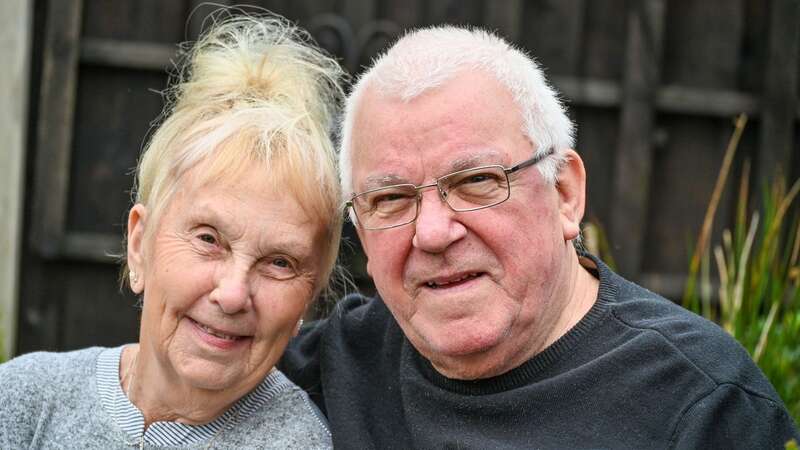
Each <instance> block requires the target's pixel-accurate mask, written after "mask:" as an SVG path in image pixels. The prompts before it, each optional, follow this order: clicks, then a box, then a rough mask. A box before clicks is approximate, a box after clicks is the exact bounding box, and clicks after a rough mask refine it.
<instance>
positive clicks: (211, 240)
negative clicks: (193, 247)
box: [197, 233, 217, 245]
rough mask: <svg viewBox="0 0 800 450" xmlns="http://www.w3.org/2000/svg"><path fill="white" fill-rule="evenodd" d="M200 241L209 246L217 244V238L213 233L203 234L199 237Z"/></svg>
mask: <svg viewBox="0 0 800 450" xmlns="http://www.w3.org/2000/svg"><path fill="white" fill-rule="evenodd" d="M197 238H198V239H200V240H201V241H203V242H204V243H206V244H209V245H216V244H217V237H216V236H214V235H213V234H211V233H202V234H200V235H198V236H197Z"/></svg>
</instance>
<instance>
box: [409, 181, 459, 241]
mask: <svg viewBox="0 0 800 450" xmlns="http://www.w3.org/2000/svg"><path fill="white" fill-rule="evenodd" d="M419 202H420V204H419V214H418V215H417V220H416V222H415V224H414V226H415V231H414V238H413V240H412V244H413V245H414V247H415V248H418V249H420V250H422V251H425V252H428V253H441V252H443V251H444V250H445V249H447V247H449V246H450V244H452V243H453V242H456V241H458V240H459V239H461V238H463V237H464V236H466V234H467V229H466V228H465V227H464V225H463V224H462V223H461V222H459V221H458V220H455V219H456V214H457V213H456V212H455V211H453V210H452V209H450V206H448V205H447V203H445V202H444V201H443V200H442V198H441V197H440V196H439V193H438V192H437V190H436V189H431V190H430V191H427V192H420V200H419Z"/></svg>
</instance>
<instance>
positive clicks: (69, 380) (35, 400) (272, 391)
mask: <svg viewBox="0 0 800 450" xmlns="http://www.w3.org/2000/svg"><path fill="white" fill-rule="evenodd" d="M121 353H122V347H117V348H110V349H104V348H97V347H95V348H90V349H85V350H79V351H75V352H69V353H32V354H28V355H24V356H21V357H18V358H16V359H14V360H12V361H10V362H8V363H6V364H3V365H0V448H3V449H6V448H81V449H100V448H128V449H130V448H138V446H139V445H140V443H141V439H142V433H143V432H144V447H145V448H160V449H167V448H169V449H177V448H206V446H207V445H208V444H212V448H331V443H330V433H329V431H328V429H327V426H326V424H325V423H324V422H323V421H324V418H322V417H321V415H320V414H319V413H318V412H317V411H315V408H314V407H313V406H312V405H311V402H310V401H309V400H308V396H307V395H306V394H305V393H304V392H303V391H302V390H300V389H299V388H298V387H297V386H295V385H294V384H292V382H291V381H289V380H288V379H287V378H286V377H285V376H284V375H283V374H282V373H281V372H280V371H278V370H273V371H272V372H271V373H270V374H269V375H268V376H267V377H266V378H265V379H264V380H263V381H262V382H261V384H259V385H258V386H257V387H256V388H255V389H254V390H253V391H251V392H250V393H249V394H247V395H246V396H244V397H242V398H241V399H240V400H239V401H237V402H236V403H235V404H234V405H233V406H232V407H231V408H230V409H229V410H228V411H226V412H225V413H224V414H223V415H222V416H220V417H219V418H217V419H216V420H214V421H212V422H210V423H208V424H205V425H198V426H192V425H185V424H181V423H177V422H155V423H153V424H151V425H150V426H149V427H148V428H147V430H146V431H145V430H144V416H143V415H142V413H141V412H140V411H139V410H138V409H137V408H136V407H135V406H134V405H133V404H132V403H131V402H130V401H128V398H127V397H126V396H125V394H124V393H123V392H122V388H121V386H120V383H119V361H120V356H121ZM214 436H216V437H214Z"/></svg>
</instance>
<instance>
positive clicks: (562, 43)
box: [519, 0, 585, 75]
mask: <svg viewBox="0 0 800 450" xmlns="http://www.w3.org/2000/svg"><path fill="white" fill-rule="evenodd" d="M584 11H585V7H584V0H537V1H528V2H525V3H524V8H523V23H522V26H521V27H520V28H521V30H520V39H519V41H520V43H521V44H522V45H524V46H525V47H526V48H528V49H530V51H531V52H532V54H533V55H535V57H536V59H537V60H538V61H539V62H540V63H542V65H544V66H545V67H546V68H547V73H548V74H558V75H576V74H577V72H578V69H579V67H580V57H581V53H582V52H581V49H582V47H583V41H582V34H583V28H584V23H583V22H584Z"/></svg>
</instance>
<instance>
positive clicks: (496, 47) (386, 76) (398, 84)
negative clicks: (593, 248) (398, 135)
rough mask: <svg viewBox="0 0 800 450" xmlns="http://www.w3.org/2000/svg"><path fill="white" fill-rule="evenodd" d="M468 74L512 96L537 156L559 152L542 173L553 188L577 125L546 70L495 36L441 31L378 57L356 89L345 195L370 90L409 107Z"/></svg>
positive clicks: (415, 36)
mask: <svg viewBox="0 0 800 450" xmlns="http://www.w3.org/2000/svg"><path fill="white" fill-rule="evenodd" d="M468 70H482V71H485V73H488V74H489V75H491V76H493V77H494V78H495V79H497V81H499V82H500V83H501V84H502V85H504V86H505V87H506V88H507V89H508V90H509V92H510V93H511V95H512V96H513V98H514V102H515V103H516V106H517V108H518V110H519V114H520V115H521V117H522V122H523V130H522V131H523V132H524V133H525V135H526V136H528V138H529V139H530V141H531V143H532V144H533V148H534V154H539V155H541V154H544V153H546V152H547V151H548V150H549V149H550V148H551V147H552V148H553V150H554V155H553V156H552V157H550V158H547V159H545V160H544V161H542V162H540V163H539V164H537V166H536V167H537V168H538V169H539V171H540V172H541V173H542V176H543V177H544V178H545V179H546V180H547V181H548V182H549V183H555V182H556V177H557V175H558V171H559V169H560V167H561V165H562V164H564V162H565V155H564V151H565V150H567V149H570V148H572V147H573V145H574V138H573V135H574V125H573V123H572V121H570V119H569V118H568V117H567V115H566V112H565V110H564V106H563V105H562V104H561V101H560V100H559V99H558V95H557V94H556V92H555V90H553V88H551V87H550V85H549V84H548V83H547V80H546V79H545V77H544V74H543V73H542V70H541V69H540V68H539V66H538V65H537V64H536V62H535V61H534V60H533V58H531V57H530V56H528V55H526V54H525V53H524V52H523V51H521V50H519V49H517V48H515V47H514V46H513V45H511V44H509V43H508V42H506V41H505V40H504V39H502V38H501V37H499V36H497V35H495V34H493V33H490V32H488V31H485V30H481V29H478V28H474V29H472V28H460V27H455V26H441V27H430V28H422V29H418V30H413V31H410V32H408V33H407V34H406V35H405V36H403V37H402V38H401V39H400V40H399V41H398V42H397V43H395V44H394V45H393V46H392V47H391V48H390V49H389V50H388V51H386V52H385V53H383V54H382V55H381V56H380V57H378V59H377V60H375V61H374V62H373V64H372V66H371V67H370V68H369V69H368V70H367V71H366V72H364V74H363V75H362V76H361V77H360V78H359V80H358V82H357V83H356V85H355V86H354V87H353V90H352V92H351V93H350V95H349V96H348V98H347V102H346V107H345V116H344V122H343V125H342V129H341V135H342V138H341V145H340V156H339V176H340V180H341V183H342V188H343V190H344V194H345V195H347V196H349V195H351V194H352V193H353V183H352V158H353V149H352V134H353V125H354V120H355V116H356V113H357V110H358V107H359V105H360V103H361V98H362V97H363V96H364V94H365V92H366V91H367V89H368V88H370V87H371V88H372V89H375V92H376V93H377V94H379V95H382V96H386V97H391V98H398V99H401V100H403V101H406V102H408V101H411V100H413V99H414V98H416V97H417V96H419V95H422V94H423V93H425V92H426V91H428V90H430V89H435V88H437V87H440V86H443V85H444V84H446V83H447V81H448V80H450V79H452V78H454V77H455V76H456V75H458V74H460V73H463V72H464V71H468ZM476 88H479V87H476Z"/></svg>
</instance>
